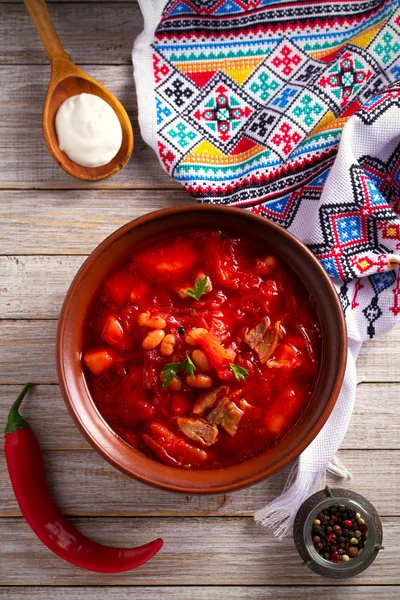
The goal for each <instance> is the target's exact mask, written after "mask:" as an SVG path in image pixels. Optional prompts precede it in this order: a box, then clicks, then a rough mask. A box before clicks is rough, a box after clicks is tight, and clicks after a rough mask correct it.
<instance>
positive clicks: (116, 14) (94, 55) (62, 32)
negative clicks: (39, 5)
mask: <svg viewBox="0 0 400 600" xmlns="http://www.w3.org/2000/svg"><path fill="white" fill-rule="evenodd" d="M49 10H50V14H51V17H52V19H53V21H54V25H55V27H56V30H57V32H58V35H59V36H60V39H61V41H62V44H63V45H64V48H65V50H66V52H67V54H69V56H70V57H71V59H72V60H73V61H74V62H76V63H78V64H86V65H93V64H107V65H113V64H131V52H132V46H133V40H134V39H135V37H136V36H137V35H138V34H139V33H140V31H141V30H142V28H143V22H142V15H141V12H140V9H139V6H138V4H137V3H136V2H135V3H128V4H126V3H124V2H121V3H99V4H97V5H95V7H94V6H93V4H92V3H90V2H70V3H65V4H59V3H57V4H52V5H51V6H50V8H49ZM0 23H1V29H2V35H1V36H0V56H1V62H2V64H4V65H7V64H17V65H21V64H47V62H48V59H47V56H46V53H45V51H44V49H43V46H42V44H41V42H40V39H39V36H38V34H37V33H36V31H35V29H34V25H33V23H32V21H31V19H30V17H29V15H28V13H27V10H26V9H25V7H24V5H23V4H10V5H7V4H3V3H1V4H0ZM16 24H18V26H16Z"/></svg>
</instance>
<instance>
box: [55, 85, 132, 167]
mask: <svg viewBox="0 0 400 600" xmlns="http://www.w3.org/2000/svg"><path fill="white" fill-rule="evenodd" d="M56 133H57V138H58V144H59V146H60V149H61V150H63V151H64V152H65V154H66V155H67V156H68V157H69V158H70V159H71V160H73V161H74V162H75V163H77V164H78V165H82V166H83V167H101V166H102V165H106V164H107V163H109V162H110V160H112V159H113V158H114V156H116V155H117V154H118V151H119V149H120V148H121V144H122V128H121V123H120V122H119V119H118V117H117V115H116V114H115V111H114V110H113V109H112V108H111V106H110V105H109V104H107V102H105V101H104V100H103V99H102V98H100V97H99V96H95V95H94V94H79V95H77V96H71V97H70V98H67V100H65V102H63V103H62V104H61V106H60V108H59V109H58V111H57V114H56Z"/></svg>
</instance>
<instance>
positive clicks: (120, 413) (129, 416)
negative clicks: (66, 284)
mask: <svg viewBox="0 0 400 600" xmlns="http://www.w3.org/2000/svg"><path fill="white" fill-rule="evenodd" d="M320 335H321V334H320V326H319V322H318V318H317V314H316V310H315V306H314V302H313V299H312V298H310V296H309V294H308V292H307V290H306V289H305V287H304V286H303V284H302V282H301V281H300V280H299V279H298V278H297V276H296V275H295V274H294V273H293V272H292V271H291V269H290V267H289V266H288V265H285V264H284V263H283V262H282V260H281V259H280V258H279V257H278V256H275V255H274V253H273V251H272V250H271V249H270V248H268V246H267V245H265V246H264V245H260V244H259V243H255V241H254V240H251V239H248V238H246V237H242V236H236V235H230V234H229V233H226V232H221V231H189V232H187V233H186V234H184V235H183V234H177V235H171V236H169V237H165V238H162V239H158V240H156V241H153V242H152V243H151V244H150V245H149V246H147V247H146V248H144V249H140V250H139V251H138V250H137V251H133V252H132V256H131V257H130V258H129V260H127V261H126V263H125V264H123V265H122V266H121V267H120V268H118V269H117V270H115V272H113V273H112V274H111V275H110V276H109V277H108V279H107V280H105V281H104V284H103V285H102V287H101V289H100V290H99V291H98V294H97V297H96V298H95V301H94V304H93V306H92V308H91V310H90V312H89V314H88V316H87V319H86V323H85V329H84V351H83V361H84V364H85V366H86V369H85V371H86V376H87V381H88V384H89V388H90V391H91V394H92V397H93V399H94V401H95V403H96V405H97V407H98V409H99V411H100V413H101V414H102V416H103V418H104V419H105V420H106V421H107V423H108V424H109V425H110V427H111V428H112V429H113V430H114V431H115V432H116V433H117V434H118V435H119V436H121V437H122V438H123V439H124V440H125V441H126V442H127V443H128V444H130V445H131V446H133V447H134V448H136V449H137V450H138V451H139V452H141V453H143V454H145V455H147V456H149V457H150V458H152V459H154V460H156V461H159V462H162V463H164V464H166V465H169V466H173V467H178V468H186V469H188V468H191V469H215V468H221V467H226V466H228V465H233V464H235V463H239V462H241V461H244V460H246V459H248V458H250V457H252V456H254V455H255V454H257V453H259V452H261V451H262V450H265V449H267V448H268V447H271V446H272V445H274V444H276V443H277V442H278V441H279V440H280V439H281V438H282V437H283V436H284V435H285V434H286V433H287V432H288V431H289V430H290V429H291V428H292V427H293V426H294V424H295V423H296V421H297V420H298V419H299V417H300V415H301V414H302V412H303V411H304V409H305V408H306V406H307V404H308V402H309V400H310V398H311V395H312V393H313V390H314V388H315V385H316V381H317V378H318V373H319V364H320Z"/></svg>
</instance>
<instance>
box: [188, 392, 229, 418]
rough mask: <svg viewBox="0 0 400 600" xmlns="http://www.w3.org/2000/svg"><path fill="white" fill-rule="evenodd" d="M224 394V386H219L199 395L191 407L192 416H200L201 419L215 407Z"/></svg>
mask: <svg viewBox="0 0 400 600" xmlns="http://www.w3.org/2000/svg"><path fill="white" fill-rule="evenodd" d="M225 393H226V386H224V385H220V386H219V387H217V388H214V389H213V390H209V391H207V392H205V393H204V394H201V396H199V398H198V399H197V400H196V402H195V404H194V407H193V412H194V414H195V415H200V416H201V417H203V416H204V415H205V413H206V412H208V411H209V410H211V409H212V408H213V407H214V406H215V404H216V403H217V400H218V398H219V397H220V396H221V395H222V394H225Z"/></svg>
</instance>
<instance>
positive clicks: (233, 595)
mask: <svg viewBox="0 0 400 600" xmlns="http://www.w3.org/2000/svg"><path fill="white" fill-rule="evenodd" d="M27 594H29V598H30V600H49V598H51V600H71V599H72V598H73V599H74V600H121V599H122V598H129V599H130V600H160V598H163V600H177V599H185V600H187V599H189V598H190V600H227V599H229V600H300V599H305V598H315V599H316V600H322V599H323V598H329V600H343V597H344V596H345V597H346V598H351V599H352V600H381V598H382V599H383V597H384V599H385V600H398V598H399V596H400V586H396V585H394V586H386V587H385V588H382V587H380V586H376V585H346V589H345V590H343V589H342V586H341V585H336V586H334V585H329V583H328V584H327V585H324V586H322V585H321V586H318V585H314V586H313V587H312V588H309V587H308V586H303V585H296V586H295V585H293V586H281V587H276V586H255V585H248V586H221V587H218V586H206V587H203V586H202V587H190V588H186V589H185V588H182V587H180V586H170V587H167V586H163V587H162V588H160V587H141V586H138V587H132V586H124V587H104V588H101V587H82V588H76V587H75V588H74V587H50V586H46V587H45V588H38V587H29V588H21V587H8V588H3V589H1V588H0V598H10V599H11V600H22V599H24V600H25V598H26V596H27ZM380 594H384V596H380Z"/></svg>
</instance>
